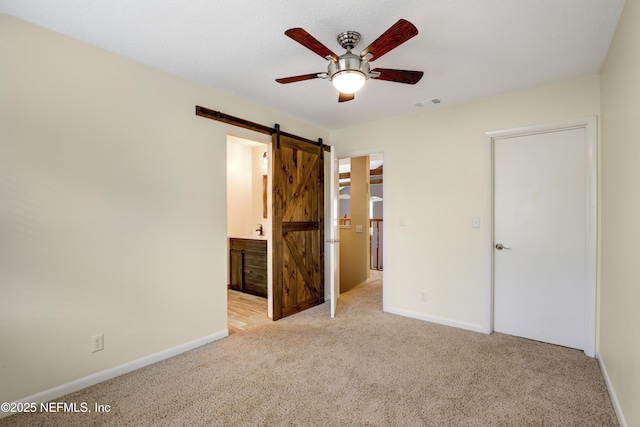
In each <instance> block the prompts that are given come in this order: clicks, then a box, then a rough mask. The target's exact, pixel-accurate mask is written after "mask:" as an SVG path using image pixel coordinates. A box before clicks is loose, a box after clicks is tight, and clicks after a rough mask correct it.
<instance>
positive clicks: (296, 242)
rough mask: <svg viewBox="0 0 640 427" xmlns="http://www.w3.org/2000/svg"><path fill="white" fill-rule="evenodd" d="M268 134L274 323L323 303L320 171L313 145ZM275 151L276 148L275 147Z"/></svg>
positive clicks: (318, 154) (318, 153)
mask: <svg viewBox="0 0 640 427" xmlns="http://www.w3.org/2000/svg"><path fill="white" fill-rule="evenodd" d="M277 138H278V137H277V136H275V135H274V147H275V149H274V150H273V251H274V252H273V254H274V257H273V264H274V268H273V272H274V280H273V284H274V288H273V296H274V298H273V304H274V307H273V308H274V310H273V313H274V320H277V319H279V318H282V317H285V316H288V315H291V314H294V313H297V312H299V311H302V310H305V309H307V308H310V307H313V306H315V305H318V304H322V303H323V302H324V276H323V269H322V268H323V263H324V245H323V240H324V183H323V180H324V172H323V168H324V165H323V159H322V156H323V152H322V148H321V147H319V146H314V145H312V144H309V143H306V142H302V141H298V140H295V139H293V138H288V137H282V136H280V141H279V143H278V141H277ZM278 147H279V148H278Z"/></svg>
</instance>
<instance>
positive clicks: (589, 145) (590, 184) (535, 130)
mask: <svg viewBox="0 0 640 427" xmlns="http://www.w3.org/2000/svg"><path fill="white" fill-rule="evenodd" d="M568 129H584V130H585V137H586V141H585V143H586V146H585V149H586V162H587V164H586V176H585V180H586V188H587V194H586V201H587V203H586V204H587V212H586V221H587V227H586V265H587V271H586V276H585V277H586V290H585V345H584V353H585V354H586V355H587V356H589V357H595V356H596V320H597V319H596V310H597V251H598V246H597V245H598V238H597V237H598V235H597V233H598V227H597V224H598V140H597V119H596V117H595V116H590V117H581V118H577V119H571V120H563V121H558V122H548V123H542V124H537V125H531V126H523V127H517V128H510V129H503V130H497V131H490V132H485V144H484V152H485V160H484V164H485V179H484V182H485V192H484V193H485V197H484V217H485V218H486V221H485V222H486V227H485V232H484V236H483V246H484V248H485V257H484V265H485V277H484V279H483V282H484V283H485V285H484V286H485V289H486V295H487V296H486V301H485V319H484V322H483V323H484V327H483V332H484V333H486V334H490V333H491V332H493V314H494V313H493V311H494V305H493V301H494V287H493V280H494V251H493V245H494V212H493V207H494V180H493V177H494V145H495V141H496V140H499V139H503V138H511V137H515V136H524V135H531V134H539V133H548V132H557V131H562V130H568Z"/></svg>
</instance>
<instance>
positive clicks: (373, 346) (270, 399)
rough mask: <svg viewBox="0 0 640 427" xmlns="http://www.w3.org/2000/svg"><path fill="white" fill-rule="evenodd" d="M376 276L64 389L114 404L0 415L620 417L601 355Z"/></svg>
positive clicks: (103, 418) (378, 420)
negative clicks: (510, 327)
mask: <svg viewBox="0 0 640 427" xmlns="http://www.w3.org/2000/svg"><path fill="white" fill-rule="evenodd" d="M381 294H382V291H381V284H380V282H379V280H371V281H370V282H367V283H365V284H363V285H360V286H358V287H356V288H355V289H354V290H352V291H350V292H348V293H346V294H343V295H342V296H341V298H340V301H339V306H338V308H339V312H338V316H337V317H336V318H335V319H330V317H329V314H328V311H329V307H328V305H327V304H324V305H323V306H319V307H315V308H313V309H310V310H307V311H305V312H303V313H299V314H297V315H295V316H291V317H289V318H286V319H283V320H280V321H278V322H274V323H270V324H268V325H257V326H255V327H252V328H249V329H248V330H245V331H241V332H239V333H237V334H234V335H232V336H230V337H228V338H225V339H223V340H220V341H217V342H215V343H211V344H208V345H206V346H203V347H200V348H198V349H195V350H193V351H190V352H188V353H184V354H182V355H179V356H176V357H174V358H171V359H168V360H165V361H162V362H160V363H157V364H154V365H152V366H148V367H146V368H143V369H140V370H138V371H135V372H132V373H130V374H127V375H123V376H121V377H118V378H115V379H112V380H109V381H106V382H104V383H101V384H98V385H95V386H93V387H89V388H87V389H84V390H81V391H79V392H76V393H73V394H70V395H68V396H65V397H64V398H60V399H58V401H65V402H87V403H88V404H89V405H90V407H92V406H93V404H94V403H100V404H108V405H110V406H111V412H110V413H103V414H98V413H91V414H71V413H57V414H42V413H39V414H24V415H15V416H11V417H8V418H4V419H2V420H0V426H7V425H11V426H22V425H38V426H100V425H105V426H139V425H142V426H188V425H213V426H617V425H618V424H617V420H616V417H615V413H614V410H613V407H612V405H611V401H610V399H609V396H608V394H607V391H606V387H605V384H604V380H603V378H602V374H601V372H600V369H599V367H598V363H597V361H596V360H595V359H590V358H588V357H586V356H585V355H584V354H583V353H582V352H581V351H578V350H572V349H568V348H564V347H558V346H554V345H548V344H543V343H539V342H535V341H529V340H525V339H521V338H516V337H512V336H508V335H503V334H497V333H494V334H492V335H483V334H479V333H474V332H469V331H464V330H459V329H455V328H451V327H446V326H441V325H436V324H431V323H428V322H423V321H419V320H414V319H408V318H404V317H400V316H396V315H392V314H386V313H383V312H382V309H381V307H382V303H381Z"/></svg>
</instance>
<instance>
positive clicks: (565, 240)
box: [485, 118, 597, 357]
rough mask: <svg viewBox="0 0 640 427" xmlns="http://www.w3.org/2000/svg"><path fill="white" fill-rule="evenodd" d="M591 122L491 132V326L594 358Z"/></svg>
mask: <svg viewBox="0 0 640 427" xmlns="http://www.w3.org/2000/svg"><path fill="white" fill-rule="evenodd" d="M595 128H596V121H595V118H585V119H577V120H571V121H565V122H560V123H550V124H545V125H540V126H530V127H526V128H518V129H509V130H504V131H497V132H489V133H487V143H486V145H487V146H486V151H487V163H488V170H489V175H490V176H489V177H488V180H487V181H488V185H487V186H488V189H487V190H488V191H487V194H488V195H489V197H488V199H489V200H487V202H486V207H485V209H486V214H487V216H488V217H489V218H491V219H492V220H491V221H488V222H487V223H488V224H489V227H487V231H486V233H485V244H486V246H485V247H486V248H487V251H488V256H487V260H486V261H487V271H488V275H487V280H488V282H489V283H488V289H489V295H490V298H489V301H488V318H487V319H486V327H485V331H486V332H487V333H489V332H491V331H493V330H495V331H497V332H504V333H509V334H512V335H518V336H523V337H525V338H531V339H536V340H539V341H545V342H550V343H553V344H559V345H564V346H568V347H573V348H580V349H583V350H584V351H585V353H586V354H587V355H588V356H591V357H594V356H595V315H596V212H597V205H596V200H597V199H596V196H597V173H596V170H597V159H596V153H597V146H596V129H595ZM498 243H501V244H503V245H504V247H507V248H511V249H503V250H497V249H496V247H495V245H496V244H498Z"/></svg>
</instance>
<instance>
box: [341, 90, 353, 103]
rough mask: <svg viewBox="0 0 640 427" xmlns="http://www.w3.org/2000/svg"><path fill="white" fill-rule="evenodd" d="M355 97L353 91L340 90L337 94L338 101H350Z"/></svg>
mask: <svg viewBox="0 0 640 427" xmlns="http://www.w3.org/2000/svg"><path fill="white" fill-rule="evenodd" d="M355 97H356V95H355V94H354V93H342V92H340V95H339V96H338V102H347V101H351V100H353V99H354V98H355Z"/></svg>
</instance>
